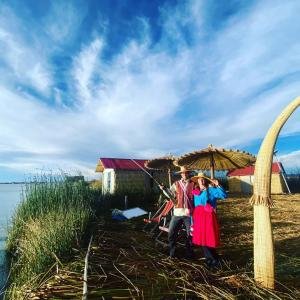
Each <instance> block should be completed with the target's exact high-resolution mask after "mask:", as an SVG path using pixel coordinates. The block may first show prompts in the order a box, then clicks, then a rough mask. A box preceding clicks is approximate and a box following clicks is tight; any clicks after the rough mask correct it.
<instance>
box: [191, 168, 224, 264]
mask: <svg viewBox="0 0 300 300" xmlns="http://www.w3.org/2000/svg"><path fill="white" fill-rule="evenodd" d="M191 180H192V181H193V182H198V184H199V188H200V192H198V191H195V192H193V194H194V205H195V209H194V212H193V238H192V241H193V244H195V245H199V246H202V249H203V252H204V256H205V260H206V264H207V265H208V266H209V267H215V266H218V265H219V257H218V254H217V252H216V248H217V247H218V246H219V245H220V231H219V224H218V220H217V215H216V207H217V199H225V198H227V193H226V191H225V190H224V189H223V187H221V186H220V184H219V182H218V180H217V179H210V178H208V177H206V176H205V175H204V174H203V173H199V174H198V175H197V176H194V177H192V178H191Z"/></svg>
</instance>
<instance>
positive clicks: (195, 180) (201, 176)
mask: <svg viewBox="0 0 300 300" xmlns="http://www.w3.org/2000/svg"><path fill="white" fill-rule="evenodd" d="M199 178H204V179H206V180H208V181H209V182H213V181H212V179H211V178H209V177H207V176H206V175H205V174H204V173H198V175H196V176H193V177H192V178H191V180H192V181H194V182H197V181H198V179H199Z"/></svg>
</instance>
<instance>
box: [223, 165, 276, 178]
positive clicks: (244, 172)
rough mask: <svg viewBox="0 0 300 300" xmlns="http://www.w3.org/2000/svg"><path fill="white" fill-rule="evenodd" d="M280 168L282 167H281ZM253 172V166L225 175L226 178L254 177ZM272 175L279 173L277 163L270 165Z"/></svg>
mask: <svg viewBox="0 0 300 300" xmlns="http://www.w3.org/2000/svg"><path fill="white" fill-rule="evenodd" d="M280 165H281V164H280ZM281 167H282V165H281ZM254 170H255V166H250V167H246V168H243V169H236V170H232V171H229V172H228V173H227V176H228V177H230V176H247V175H254ZM272 173H275V174H276V173H277V174H278V173H280V168H279V166H278V163H273V164H272Z"/></svg>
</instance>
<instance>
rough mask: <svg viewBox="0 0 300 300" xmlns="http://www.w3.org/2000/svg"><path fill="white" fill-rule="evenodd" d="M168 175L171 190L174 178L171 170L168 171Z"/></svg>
mask: <svg viewBox="0 0 300 300" xmlns="http://www.w3.org/2000/svg"><path fill="white" fill-rule="evenodd" d="M168 175H169V186H170V188H171V186H172V177H171V169H170V168H169V169H168Z"/></svg>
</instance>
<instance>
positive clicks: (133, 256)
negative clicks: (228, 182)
mask: <svg viewBox="0 0 300 300" xmlns="http://www.w3.org/2000/svg"><path fill="white" fill-rule="evenodd" d="M273 198H274V200H275V207H274V208H272V209H271V211H272V224H273V231H274V240H275V253H276V279H277V281H278V282H277V283H276V290H275V291H270V290H266V289H264V288H261V287H259V286H258V285H256V284H255V282H254V281H253V279H252V278H253V274H252V269H253V261H252V251H253V249H252V247H253V244H252V231H253V215H252V213H253V209H252V207H251V206H250V205H249V203H248V200H249V198H248V197H247V198H246V197H230V198H229V199H227V200H226V201H220V202H219V206H218V216H219V221H220V225H221V232H222V237H221V239H222V247H221V248H220V249H219V253H220V254H221V257H222V258H223V260H224V262H223V264H222V267H221V268H220V269H215V270H208V269H207V268H206V267H205V264H204V260H203V258H202V251H201V248H196V249H195V252H196V260H194V261H188V260H185V259H183V258H180V259H170V258H168V257H167V255H166V249H163V248H161V247H159V246H157V245H155V243H154V242H153V240H151V239H150V238H148V237H147V235H145V233H144V232H142V231H141V228H142V226H143V224H142V221H141V220H140V219H135V220H131V221H123V222H121V221H119V222H118V221H112V220H110V218H104V217H103V218H101V219H100V220H99V222H98V224H97V226H96V229H95V234H94V240H93V243H92V249H91V254H90V267H89V277H88V286H89V295H88V299H196V298H202V299H300V240H299V237H300V221H299V220H300V195H299V194H297V195H291V196H289V195H284V196H282V195H280V196H273ZM84 255H85V252H84V251H78V252H77V255H76V257H75V259H74V261H73V262H72V263H71V264H68V265H66V266H63V265H60V268H59V271H58V273H57V274H56V275H55V276H53V277H51V278H50V279H47V280H45V283H44V284H42V285H41V287H40V288H39V289H38V290H36V291H35V292H32V291H28V293H27V295H28V298H29V299H81V297H82V284H83V280H82V274H83V268H84ZM178 255H179V257H181V256H182V257H183V256H184V251H183V249H180V247H179V248H178Z"/></svg>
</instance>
